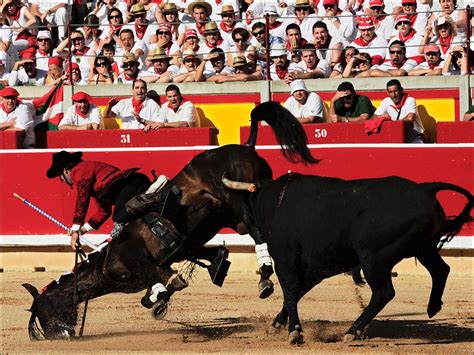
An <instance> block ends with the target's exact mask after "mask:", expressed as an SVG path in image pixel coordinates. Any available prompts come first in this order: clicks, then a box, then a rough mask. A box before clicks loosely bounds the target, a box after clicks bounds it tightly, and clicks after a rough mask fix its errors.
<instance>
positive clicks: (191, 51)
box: [183, 48, 198, 59]
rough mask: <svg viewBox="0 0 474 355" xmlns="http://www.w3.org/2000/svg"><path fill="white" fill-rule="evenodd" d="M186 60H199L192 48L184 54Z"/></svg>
mask: <svg viewBox="0 0 474 355" xmlns="http://www.w3.org/2000/svg"><path fill="white" fill-rule="evenodd" d="M186 58H198V55H197V54H196V52H194V51H193V50H192V49H191V48H188V49H186V50H185V51H184V52H183V59H186Z"/></svg>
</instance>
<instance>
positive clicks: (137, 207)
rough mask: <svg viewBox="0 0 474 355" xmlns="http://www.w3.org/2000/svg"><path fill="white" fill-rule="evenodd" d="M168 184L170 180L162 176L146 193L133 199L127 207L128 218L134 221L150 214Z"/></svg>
mask: <svg viewBox="0 0 474 355" xmlns="http://www.w3.org/2000/svg"><path fill="white" fill-rule="evenodd" d="M167 182H168V178H167V177H166V176H164V175H160V176H159V177H158V179H156V181H155V182H154V183H153V184H151V185H150V187H149V188H148V190H146V191H145V192H144V193H141V194H138V195H136V196H134V197H132V198H131V199H130V200H129V201H128V202H127V203H126V205H125V209H126V211H127V214H128V218H129V219H132V218H133V217H136V216H141V215H143V214H145V213H146V212H148V211H149V210H150V209H151V207H152V206H153V205H154V204H155V203H157V202H158V201H157V195H158V193H159V192H160V191H161V189H163V187H164V186H165V185H166V183H167Z"/></svg>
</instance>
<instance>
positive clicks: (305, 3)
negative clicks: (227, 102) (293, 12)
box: [295, 0, 309, 8]
mask: <svg viewBox="0 0 474 355" xmlns="http://www.w3.org/2000/svg"><path fill="white" fill-rule="evenodd" d="M302 7H303V8H305V7H309V0H296V3H295V8H302Z"/></svg>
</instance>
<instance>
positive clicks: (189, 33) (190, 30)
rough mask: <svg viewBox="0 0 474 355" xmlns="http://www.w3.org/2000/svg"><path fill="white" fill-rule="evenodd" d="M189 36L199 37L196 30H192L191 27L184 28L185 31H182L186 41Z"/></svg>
mask: <svg viewBox="0 0 474 355" xmlns="http://www.w3.org/2000/svg"><path fill="white" fill-rule="evenodd" d="M189 37H196V38H199V37H198V34H197V32H196V30H193V29H192V28H190V29H189V30H186V32H184V40H185V41H186V40H187V39H188V38H189Z"/></svg>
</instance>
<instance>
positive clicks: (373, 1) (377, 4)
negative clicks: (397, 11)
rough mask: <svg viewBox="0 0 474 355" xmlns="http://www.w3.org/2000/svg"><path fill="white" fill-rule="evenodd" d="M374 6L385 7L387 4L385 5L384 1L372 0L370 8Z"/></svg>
mask: <svg viewBox="0 0 474 355" xmlns="http://www.w3.org/2000/svg"><path fill="white" fill-rule="evenodd" d="M372 6H385V4H384V3H383V0H370V1H369V7H372Z"/></svg>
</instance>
